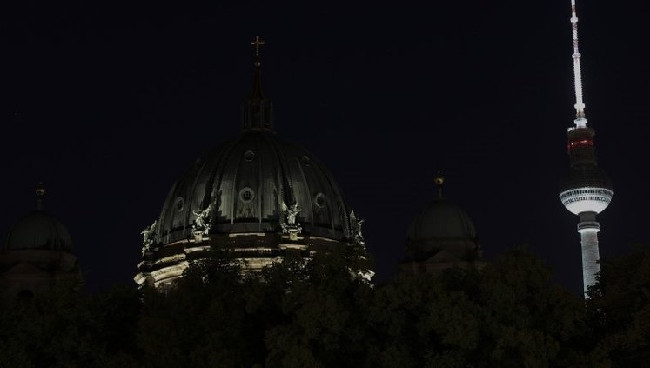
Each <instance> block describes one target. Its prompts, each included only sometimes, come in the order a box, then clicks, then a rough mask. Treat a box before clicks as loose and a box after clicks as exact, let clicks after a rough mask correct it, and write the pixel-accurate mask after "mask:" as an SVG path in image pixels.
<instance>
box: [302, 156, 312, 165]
mask: <svg viewBox="0 0 650 368" xmlns="http://www.w3.org/2000/svg"><path fill="white" fill-rule="evenodd" d="M300 161H301V162H302V164H303V165H305V166H306V167H309V166H311V159H310V158H309V156H307V155H305V156H302V158H301V159H300Z"/></svg>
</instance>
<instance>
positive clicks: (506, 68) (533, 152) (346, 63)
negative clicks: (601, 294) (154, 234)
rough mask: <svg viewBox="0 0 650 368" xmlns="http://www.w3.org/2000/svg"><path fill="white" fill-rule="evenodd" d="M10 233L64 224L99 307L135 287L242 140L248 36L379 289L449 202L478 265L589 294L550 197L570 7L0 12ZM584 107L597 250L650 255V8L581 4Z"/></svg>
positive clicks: (563, 159) (142, 7)
mask: <svg viewBox="0 0 650 368" xmlns="http://www.w3.org/2000/svg"><path fill="white" fill-rule="evenodd" d="M0 7H1V8H0V38H1V46H2V48H1V60H2V64H1V65H2V67H1V68H0V70H1V74H0V75H1V77H0V91H1V96H0V106H1V111H0V113H1V121H0V124H1V125H0V126H1V127H2V143H1V144H0V168H1V170H2V181H1V183H2V184H1V185H2V186H1V188H2V198H3V202H4V203H3V206H2V210H1V211H0V229H2V233H3V237H4V235H6V232H7V230H8V229H9V227H10V226H11V224H12V223H13V222H14V221H16V220H17V219H18V218H19V217H20V216H22V215H24V214H25V213H27V212H29V211H30V210H32V209H33V208H34V207H35V197H34V187H35V185H36V184H37V183H38V182H41V181H42V182H43V183H44V184H45V186H46V188H47V191H48V196H47V199H46V203H45V206H46V208H47V209H48V210H49V211H50V212H52V213H54V214H56V215H57V216H58V217H59V218H60V219H61V220H62V222H63V223H64V224H66V225H67V227H68V229H69V231H70V233H71V235H72V238H73V242H74V244H75V252H76V254H77V255H78V257H79V259H80V262H81V265H82V269H83V271H84V273H85V279H86V285H87V286H88V288H89V289H90V290H100V289H104V288H106V287H108V286H110V285H112V284H115V283H125V284H129V283H131V282H132V281H131V278H132V277H133V275H134V274H135V271H136V264H137V262H138V261H139V257H140V249H141V244H142V236H141V235H140V231H141V230H142V229H143V228H144V227H145V226H146V225H148V224H150V223H151V222H153V220H154V219H155V218H157V216H158V215H159V212H160V210H161V206H162V204H163V201H164V199H165V196H166V195H167V192H168V191H169V189H170V188H171V186H172V184H173V183H174V181H176V180H177V179H178V178H180V176H181V175H182V174H183V173H184V172H185V170H186V169H187V168H188V167H189V166H190V165H191V164H192V163H193V162H194V161H195V160H196V159H197V158H198V157H199V156H200V155H201V154H202V153H204V152H206V151H208V150H210V149H211V148H213V147H215V146H216V145H218V144H220V143H221V142H223V141H225V140H227V139H231V138H233V137H235V136H236V135H237V134H238V132H239V130H240V120H239V119H240V103H241V101H242V100H243V99H244V98H245V96H246V95H247V93H248V92H249V90H250V86H251V78H252V71H253V69H252V50H251V47H250V41H251V40H252V39H253V38H254V36H256V35H260V36H262V37H263V38H264V39H265V40H266V47H265V48H264V49H263V52H262V55H263V56H262V57H263V78H264V85H265V90H266V94H267V96H268V97H270V98H271V99H272V101H273V104H274V112H275V127H276V130H277V132H278V134H279V135H280V136H281V137H282V138H284V139H286V140H289V141H292V142H295V143H297V144H299V145H302V146H303V147H305V148H307V149H308V150H309V151H311V152H312V153H313V154H314V155H315V156H317V157H318V158H319V159H320V160H321V161H323V162H324V163H325V165H326V166H327V167H328V168H329V169H330V170H331V171H332V172H333V174H334V177H335V178H336V179H337V181H338V183H339V186H340V187H341V188H342V190H343V193H344V198H345V200H346V201H347V203H348V205H349V206H350V207H351V208H353V209H354V210H355V212H357V213H358V214H360V215H361V217H363V218H365V219H366V224H365V225H364V226H365V231H364V232H365V235H366V240H367V244H368V248H369V250H370V252H371V253H372V254H373V255H374V257H375V260H376V266H377V271H378V279H379V280H384V279H387V278H389V277H390V276H391V275H392V274H393V273H394V271H395V266H396V264H397V262H398V261H399V260H400V259H401V257H402V255H403V249H404V243H405V239H406V229H407V227H408V224H409V222H410V220H411V218H412V217H413V216H414V214H415V213H416V212H417V211H418V210H419V209H421V208H423V207H424V206H425V204H426V202H427V201H429V200H430V199H431V198H433V196H434V193H435V187H434V183H433V178H434V176H435V174H436V172H437V171H439V170H440V171H443V172H444V173H445V176H446V178H447V183H446V185H445V194H446V197H448V198H449V199H451V200H453V201H455V202H456V203H458V204H459V205H460V206H461V207H462V208H464V209H465V210H466V211H467V212H468V214H469V215H470V216H471V218H472V219H473V221H474V224H475V226H476V228H477V231H478V234H479V239H480V242H481V244H482V246H483V250H484V255H485V257H486V258H487V259H488V260H489V259H490V258H493V257H495V256H496V255H498V254H499V253H501V252H503V251H504V250H505V249H507V248H508V247H512V246H513V245H516V244H527V245H528V247H529V249H531V250H532V251H533V252H534V253H536V254H537V255H539V256H540V257H541V258H542V259H543V260H544V261H545V262H546V263H547V264H549V265H550V266H551V267H553V269H554V272H555V274H556V276H555V279H556V280H557V281H558V282H560V283H562V284H563V285H565V286H566V287H568V288H569V289H571V290H573V291H575V292H576V293H579V292H580V291H581V289H582V274H581V269H580V262H581V261H580V247H579V238H578V233H577V232H576V225H577V222H578V219H577V217H576V216H573V215H571V214H570V213H569V212H568V211H566V210H565V209H564V207H563V206H562V205H561V203H560V201H559V199H558V184H559V182H560V180H561V179H562V177H563V176H564V175H565V174H566V173H567V172H568V157H567V155H566V135H565V132H566V127H568V126H569V125H570V124H571V123H572V120H573V117H574V111H573V108H572V106H573V89H572V69H571V68H572V62H571V53H572V48H571V25H570V23H569V17H570V1H569V0H562V1H547V0H537V1H521V0H520V1H514V0H502V1H498V2H488V1H479V0H468V1H463V2H460V1H449V2H445V3H443V2H431V1H426V2H425V1H420V2H411V1H401V2H389V3H388V2H387V3H386V4H382V3H381V2H369V1H329V2H318V3H316V2H305V1H302V2H298V1H296V2H294V3H289V2H282V3H279V2H269V1H266V2H261V1H260V2H257V1H247V0H244V1H232V2H230V1H228V2H224V1H210V2H197V3H195V4H191V3H190V2H176V3H175V4H174V5H166V4H165V3H164V2H153V1H152V2H117V1H104V2H84V1H81V0H79V1H67V0H63V1H57V2H38V1H19V2H18V1H16V2H12V4H4V5H1V6H0ZM578 13H579V14H578V15H579V17H580V23H579V26H580V35H581V52H582V60H583V64H582V66H583V77H584V88H585V102H586V105H587V110H586V111H587V117H588V118H589V124H590V126H591V127H593V128H594V129H595V130H596V147H597V153H598V157H599V163H600V166H601V167H603V168H604V169H605V171H606V172H608V174H609V175H610V177H611V178H612V181H613V183H614V190H615V193H616V194H615V196H614V200H613V202H612V204H611V205H610V207H609V209H608V210H607V211H605V212H604V213H602V214H601V215H600V216H599V219H600V222H601V225H602V231H601V233H600V240H601V247H600V250H601V254H602V255H603V256H604V257H607V256H613V255H616V254H620V253H622V252H625V251H628V250H629V249H630V248H631V246H632V244H634V243H637V242H646V241H648V238H649V236H648V231H647V227H648V219H649V216H648V212H647V211H646V209H647V208H650V196H649V195H648V193H649V190H648V180H647V177H648V175H647V173H646V171H647V170H648V164H647V157H648V152H649V147H650V145H649V144H648V143H647V141H646V139H647V137H648V136H649V133H650V127H649V125H648V124H649V123H650V107H649V106H650V103H649V102H648V101H649V100H650V92H649V90H648V85H650V73H649V71H648V66H649V65H650V53H649V52H648V41H647V35H648V34H650V33H649V32H648V22H647V20H648V19H650V3H649V2H647V1H642V0H621V1H617V2H616V6H614V5H613V3H612V2H611V1H605V0H598V1H586V0H582V1H580V0H579V1H578Z"/></svg>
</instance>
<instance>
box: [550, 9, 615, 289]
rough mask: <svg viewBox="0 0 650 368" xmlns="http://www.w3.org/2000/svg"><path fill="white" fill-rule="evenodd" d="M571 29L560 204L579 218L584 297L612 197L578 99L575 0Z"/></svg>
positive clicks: (592, 278) (596, 268) (595, 265)
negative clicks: (570, 113) (569, 107)
mask: <svg viewBox="0 0 650 368" xmlns="http://www.w3.org/2000/svg"><path fill="white" fill-rule="evenodd" d="M571 12H572V15H571V24H572V27H573V76H574V87H575V97H576V103H575V105H574V107H575V109H576V118H575V120H574V121H573V123H574V125H575V126H574V127H571V128H569V129H568V130H567V140H568V144H567V150H568V152H569V161H570V164H571V171H570V173H569V176H568V177H567V179H566V181H565V182H564V183H563V185H562V190H561V192H560V200H561V201H562V204H563V205H564V206H565V207H566V209H567V210H569V211H571V212H572V213H573V214H575V215H578V216H579V217H580V223H579V224H578V232H579V233H580V245H581V250H582V279H583V286H584V293H585V297H587V290H588V288H589V286H591V285H594V284H595V283H596V274H597V273H598V272H600V265H599V263H598V262H599V260H600V253H599V249H598V232H599V231H600V224H599V223H598V221H596V215H597V214H598V213H600V212H601V211H603V210H604V209H606V208H607V206H608V205H609V203H610V202H611V200H612V197H613V196H614V192H613V190H612V185H611V182H610V180H609V178H608V177H607V175H606V174H605V172H604V171H603V170H602V169H601V168H600V167H598V162H597V160H596V150H595V148H594V135H595V132H594V130H593V129H591V128H588V127H587V117H586V115H585V103H584V101H583V97H582V77H581V71H580V50H579V48H578V16H577V15H576V6H575V0H571Z"/></svg>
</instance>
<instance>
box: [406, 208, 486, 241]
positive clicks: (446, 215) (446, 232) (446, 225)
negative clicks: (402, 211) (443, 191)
mask: <svg viewBox="0 0 650 368" xmlns="http://www.w3.org/2000/svg"><path fill="white" fill-rule="evenodd" d="M442 239H472V240H474V239H476V231H475V230H474V225H473V224H472V220H471V219H470V218H469V216H468V215H467V213H465V211H463V210H462V209H461V208H460V207H458V206H457V205H455V204H454V203H452V202H450V201H448V200H446V199H443V198H438V199H435V200H433V201H431V202H430V203H429V204H428V205H427V206H426V207H425V208H424V209H423V210H422V211H420V212H419V213H418V214H417V215H416V216H415V218H414V219H413V221H412V222H411V225H410V226H409V229H408V240H410V241H414V242H419V241H429V240H442Z"/></svg>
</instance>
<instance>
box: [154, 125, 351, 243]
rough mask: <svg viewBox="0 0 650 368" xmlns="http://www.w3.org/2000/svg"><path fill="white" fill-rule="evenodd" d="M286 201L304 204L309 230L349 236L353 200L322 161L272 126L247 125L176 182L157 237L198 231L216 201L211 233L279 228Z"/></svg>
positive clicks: (176, 237)
mask: <svg viewBox="0 0 650 368" xmlns="http://www.w3.org/2000/svg"><path fill="white" fill-rule="evenodd" d="M283 203H284V204H286V205H287V206H289V205H292V204H294V203H297V204H298V209H299V210H300V212H299V213H298V216H297V221H298V222H299V223H301V224H302V226H303V233H304V234H310V235H313V236H324V237H328V238H331V239H337V240H340V239H344V238H348V237H349V223H348V220H347V213H348V211H347V207H346V205H345V203H344V202H343V198H342V196H341V192H340V190H339V188H338V186H337V184H336V183H335V181H334V179H333V178H332V175H331V174H330V173H329V171H328V170H327V169H326V168H325V167H324V166H323V165H322V164H321V162H320V161H319V160H318V159H316V158H315V157H314V156H313V155H312V154H310V153H309V152H307V151H306V150H305V149H303V148H301V147H299V146H296V145H294V144H291V143H288V142H286V141H283V140H281V139H280V138H278V136H277V135H276V134H275V133H274V132H273V131H271V130H268V129H260V130H255V129H244V131H243V132H242V133H241V134H240V135H239V136H238V137H237V138H236V139H234V140H232V141H229V142H226V143H224V144H222V145H220V146H219V147H217V148H216V149H214V150H213V151H212V152H210V153H208V154H207V155H205V156H204V157H202V158H201V159H199V160H198V161H197V162H196V163H195V164H194V165H193V166H192V168H191V169H190V170H189V171H188V172H187V173H186V174H185V175H184V176H183V177H182V178H181V179H180V180H178V182H176V184H174V186H173V187H172V189H171V191H170V193H169V195H168V196H167V199H166V200H165V203H164V206H163V209H162V213H161V215H160V218H159V219H158V223H157V226H158V228H157V229H156V231H155V233H156V234H158V235H157V236H158V238H157V239H156V240H157V241H160V242H162V243H170V242H174V241H177V240H181V239H187V238H189V237H191V236H192V225H193V224H194V223H195V222H196V221H197V217H198V216H197V215H198V214H199V213H200V212H201V211H204V210H205V209H207V208H208V207H209V206H212V210H211V211H210V216H209V218H208V222H209V223H210V224H211V228H210V232H211V233H247V232H273V231H279V230H280V225H279V216H280V214H281V211H282V206H283Z"/></svg>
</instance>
